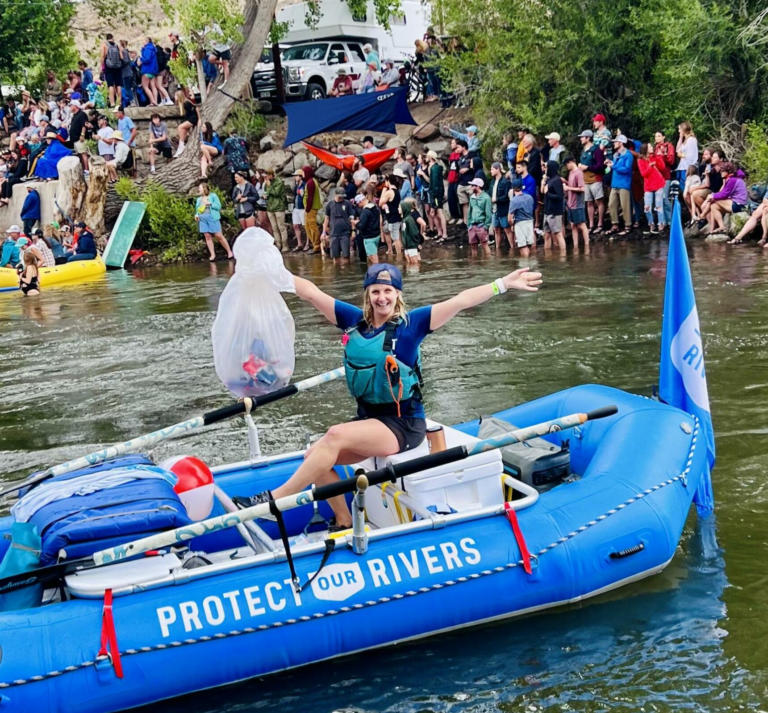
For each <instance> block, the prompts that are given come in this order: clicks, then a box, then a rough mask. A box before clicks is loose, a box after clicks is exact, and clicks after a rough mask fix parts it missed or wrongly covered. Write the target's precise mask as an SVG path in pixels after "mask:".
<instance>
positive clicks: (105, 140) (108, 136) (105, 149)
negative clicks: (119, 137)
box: [96, 115, 115, 162]
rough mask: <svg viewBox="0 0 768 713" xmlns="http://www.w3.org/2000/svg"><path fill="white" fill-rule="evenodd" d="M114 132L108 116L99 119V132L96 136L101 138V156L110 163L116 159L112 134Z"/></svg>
mask: <svg viewBox="0 0 768 713" xmlns="http://www.w3.org/2000/svg"><path fill="white" fill-rule="evenodd" d="M113 133H114V130H113V129H112V127H111V126H110V125H109V123H108V122H107V117H106V116H103V115H102V116H100V117H99V130H98V131H97V132H96V135H97V136H98V137H99V145H98V147H99V156H101V157H102V158H103V159H104V160H105V161H107V162H109V161H112V160H113V159H114V158H115V148H114V146H113V141H112V134H113Z"/></svg>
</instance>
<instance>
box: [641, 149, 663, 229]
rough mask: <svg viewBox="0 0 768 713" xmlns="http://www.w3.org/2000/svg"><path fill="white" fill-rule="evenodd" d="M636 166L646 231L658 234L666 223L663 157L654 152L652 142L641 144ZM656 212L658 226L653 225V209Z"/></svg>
mask: <svg viewBox="0 0 768 713" xmlns="http://www.w3.org/2000/svg"><path fill="white" fill-rule="evenodd" d="M637 167H638V169H639V170H640V175H641V176H642V177H643V192H644V198H645V217H646V218H647V219H648V232H649V233H650V234H651V235H658V234H659V233H660V232H661V231H662V230H664V228H666V227H667V225H668V223H667V222H666V220H665V217H664V187H665V185H666V183H667V182H666V181H665V179H664V174H663V173H662V169H663V168H664V157H663V156H662V155H660V154H656V153H655V146H654V145H653V144H643V145H642V146H641V148H640V156H639V158H638V159H637ZM652 208H653V209H654V210H655V212H656V216H657V223H658V228H655V227H654V220H653V211H652Z"/></svg>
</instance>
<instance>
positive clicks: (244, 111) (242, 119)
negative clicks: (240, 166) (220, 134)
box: [224, 102, 267, 142]
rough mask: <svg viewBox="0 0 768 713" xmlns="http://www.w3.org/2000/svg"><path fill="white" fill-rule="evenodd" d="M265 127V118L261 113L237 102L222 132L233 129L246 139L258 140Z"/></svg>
mask: <svg viewBox="0 0 768 713" xmlns="http://www.w3.org/2000/svg"><path fill="white" fill-rule="evenodd" d="M266 128H267V120H266V119H265V118H264V115H263V114H257V113H256V112H255V111H253V110H252V109H250V108H249V107H247V106H244V105H243V104H240V103H239V102H237V103H236V104H235V105H234V106H233V107H232V111H231V112H230V114H229V117H228V118H227V123H226V124H224V133H225V134H229V133H230V132H232V131H234V132H235V133H236V134H237V135H238V136H242V137H243V138H244V139H245V140H246V141H248V142H252V141H258V140H259V139H260V138H261V137H262V136H264V133H265V131H266Z"/></svg>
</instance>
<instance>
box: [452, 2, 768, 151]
mask: <svg viewBox="0 0 768 713" xmlns="http://www.w3.org/2000/svg"><path fill="white" fill-rule="evenodd" d="M741 7H742V5H741V4H739V0H688V1H687V2H684V3H679V2H678V1H677V0H579V2H573V0H547V3H546V5H545V6H543V7H542V6H539V4H538V3H537V2H533V3H531V2H523V1H522V0H443V1H442V16H443V18H444V20H445V24H446V29H448V30H449V31H453V32H455V34H456V35H458V36H459V37H460V38H461V39H462V41H463V42H464V44H465V45H466V46H467V48H468V51H466V52H460V53H448V54H446V55H445V56H444V57H443V59H442V61H441V75H442V76H443V77H444V79H445V81H446V83H447V85H448V86H449V87H451V88H452V89H453V90H454V91H456V92H457V93H458V94H459V95H460V96H463V97H465V99H466V102H467V103H468V104H471V105H472V106H473V113H474V115H475V118H476V119H477V120H479V121H480V122H481V124H483V126H484V129H485V132H486V136H488V137H489V138H496V137H497V136H498V135H499V134H501V133H503V132H504V131H507V130H509V129H510V128H514V126H515V125H516V124H523V125H525V126H529V127H530V128H532V129H533V130H535V131H536V132H544V131H549V130H552V129H555V128H556V129H557V130H558V131H559V132H560V133H561V134H568V133H571V132H573V133H577V132H578V131H580V130H582V129H584V128H586V127H588V126H590V118H591V116H592V115H593V114H594V113H595V112H596V111H600V112H602V113H604V114H606V115H607V116H608V118H609V121H610V125H611V126H612V127H614V128H615V127H620V128H621V129H622V130H623V131H624V132H625V133H628V134H631V135H632V136H633V137H637V138H641V139H644V138H650V137H651V136H652V134H653V132H654V131H656V130H658V129H662V130H664V131H666V133H667V134H668V135H669V136H670V137H673V136H674V134H675V129H676V126H677V124H678V123H679V122H680V121H682V120H689V121H691V122H692V124H693V126H694V129H695V131H696V133H697V134H698V135H699V137H700V142H701V140H702V139H703V138H708V137H712V136H713V135H714V134H715V133H716V130H717V131H719V129H720V127H730V128H729V131H730V132H731V134H733V133H734V127H736V126H738V125H739V124H740V123H741V122H742V121H744V120H745V119H750V118H752V119H755V120H761V119H764V117H765V109H764V107H765V104H766V99H768V73H766V72H764V71H759V68H760V66H761V64H762V62H763V58H761V57H760V55H759V52H758V50H757V49H756V48H751V47H747V46H744V45H742V44H739V43H738V42H737V41H736V37H737V35H738V33H739V29H740V27H743V26H744V25H745V24H746V19H745V13H744V12H742V11H741V10H740V8H741Z"/></svg>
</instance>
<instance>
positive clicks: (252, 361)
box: [211, 228, 296, 397]
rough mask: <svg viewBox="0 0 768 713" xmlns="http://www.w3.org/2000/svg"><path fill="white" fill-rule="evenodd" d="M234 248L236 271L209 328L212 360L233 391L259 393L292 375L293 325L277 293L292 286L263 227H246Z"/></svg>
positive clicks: (290, 279) (270, 237) (284, 383)
mask: <svg viewBox="0 0 768 713" xmlns="http://www.w3.org/2000/svg"><path fill="white" fill-rule="evenodd" d="M234 253H235V258H236V260H237V264H236V268H235V274H234V276H233V277H232V279H231V280H230V281H229V282H228V283H227V286H226V287H225V288H224V292H223V293H222V295H221V298H220V299H219V309H218V311H217V313H216V321H215V322H214V323H213V329H212V330H211V337H212V340H213V363H214V365H215V367H216V374H218V376H219V378H220V379H221V381H222V382H223V383H224V386H226V387H227V388H228V389H229V390H230V391H231V392H232V393H233V394H235V396H238V397H243V396H263V395H264V394H268V393H271V392H272V391H276V390H277V389H280V388H282V387H283V386H287V385H288V383H289V382H290V380H291V376H292V375H293V369H294V365H295V354H294V341H295V336H296V331H295V327H294V324H293V316H292V315H291V312H290V310H289V309H288V307H287V305H286V304H285V302H284V301H283V298H282V296H281V295H280V293H281V292H295V291H296V286H295V284H294V281H293V275H291V273H290V272H288V270H286V268H285V265H284V264H283V257H282V255H281V254H280V251H279V250H278V249H277V248H276V247H275V245H274V240H273V239H272V236H271V235H270V234H269V233H267V232H266V231H265V230H262V229H261V228H246V230H244V231H243V232H242V233H241V234H240V236H239V237H238V238H237V240H236V241H235V246H234Z"/></svg>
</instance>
